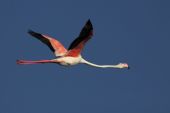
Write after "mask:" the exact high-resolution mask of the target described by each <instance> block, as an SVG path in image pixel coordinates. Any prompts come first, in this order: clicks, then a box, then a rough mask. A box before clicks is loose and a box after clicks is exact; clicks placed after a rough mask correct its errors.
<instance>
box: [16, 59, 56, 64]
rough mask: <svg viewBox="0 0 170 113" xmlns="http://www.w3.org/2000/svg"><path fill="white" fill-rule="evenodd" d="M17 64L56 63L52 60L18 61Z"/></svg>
mask: <svg viewBox="0 0 170 113" xmlns="http://www.w3.org/2000/svg"><path fill="white" fill-rule="evenodd" d="M16 63H17V64H40V63H54V62H53V61H52V60H38V61H29V60H17V61H16Z"/></svg>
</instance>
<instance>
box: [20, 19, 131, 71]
mask: <svg viewBox="0 0 170 113" xmlns="http://www.w3.org/2000/svg"><path fill="white" fill-rule="evenodd" d="M28 33H29V34H30V35H32V36H33V37H35V38H37V39H38V40H40V41H41V42H43V43H44V44H46V45H47V46H48V47H49V48H50V50H51V51H52V52H53V53H54V55H55V56H56V58H54V59H50V60H37V61H29V60H17V64H40V63H57V64H60V65H64V66H72V65H76V64H79V63H82V64H87V65H90V66H93V67H97V68H120V69H121V68H127V69H129V66H128V64H127V63H118V64H116V65H97V64H94V63H91V62H89V61H87V60H85V59H84V58H83V57H82V56H81V51H82V49H83V48H84V45H85V44H86V42H87V41H88V40H89V39H91V37H92V36H93V26H92V23H91V21H90V19H89V20H88V21H87V22H86V23H85V25H84V27H83V28H82V30H81V32H80V34H79V36H78V37H77V38H76V39H75V40H74V41H73V42H72V43H71V45H70V46H69V48H68V49H66V48H65V47H64V46H63V45H62V44H61V43H60V42H59V41H58V40H56V39H54V38H52V37H50V36H48V35H44V34H40V33H37V32H34V31H32V30H28Z"/></svg>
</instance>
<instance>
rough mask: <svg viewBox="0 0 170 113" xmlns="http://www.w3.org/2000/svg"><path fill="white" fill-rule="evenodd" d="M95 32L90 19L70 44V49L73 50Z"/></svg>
mask: <svg viewBox="0 0 170 113" xmlns="http://www.w3.org/2000/svg"><path fill="white" fill-rule="evenodd" d="M92 32H93V26H92V23H91V21H90V19H89V20H88V21H87V22H86V24H85V26H84V27H83V29H82V30H81V32H80V34H79V36H78V37H77V38H76V39H75V40H74V41H73V42H72V43H71V44H70V46H69V48H68V50H71V49H73V48H75V47H76V46H78V44H80V43H81V42H82V41H83V40H85V39H86V38H90V37H91V35H92Z"/></svg>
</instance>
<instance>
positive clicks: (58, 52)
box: [28, 30, 67, 56]
mask: <svg viewBox="0 0 170 113" xmlns="http://www.w3.org/2000/svg"><path fill="white" fill-rule="evenodd" d="M28 33H29V34H30V35H32V36H33V37H35V38H37V39H39V40H40V41H41V42H43V43H44V44H46V45H47V46H48V47H49V48H50V50H51V51H53V52H54V54H55V56H63V55H65V54H66V52H67V49H66V48H65V47H64V46H63V45H62V44H61V43H60V42H59V41H58V40H56V39H54V38H52V37H49V36H47V35H42V34H40V33H36V32H34V31H32V30H29V31H28Z"/></svg>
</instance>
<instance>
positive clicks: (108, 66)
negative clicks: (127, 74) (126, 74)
mask: <svg viewBox="0 0 170 113" xmlns="http://www.w3.org/2000/svg"><path fill="white" fill-rule="evenodd" d="M81 63H84V64H87V65H90V66H93V67H98V68H120V67H119V65H97V64H94V63H91V62H88V61H86V60H84V59H83V58H82V60H81Z"/></svg>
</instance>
